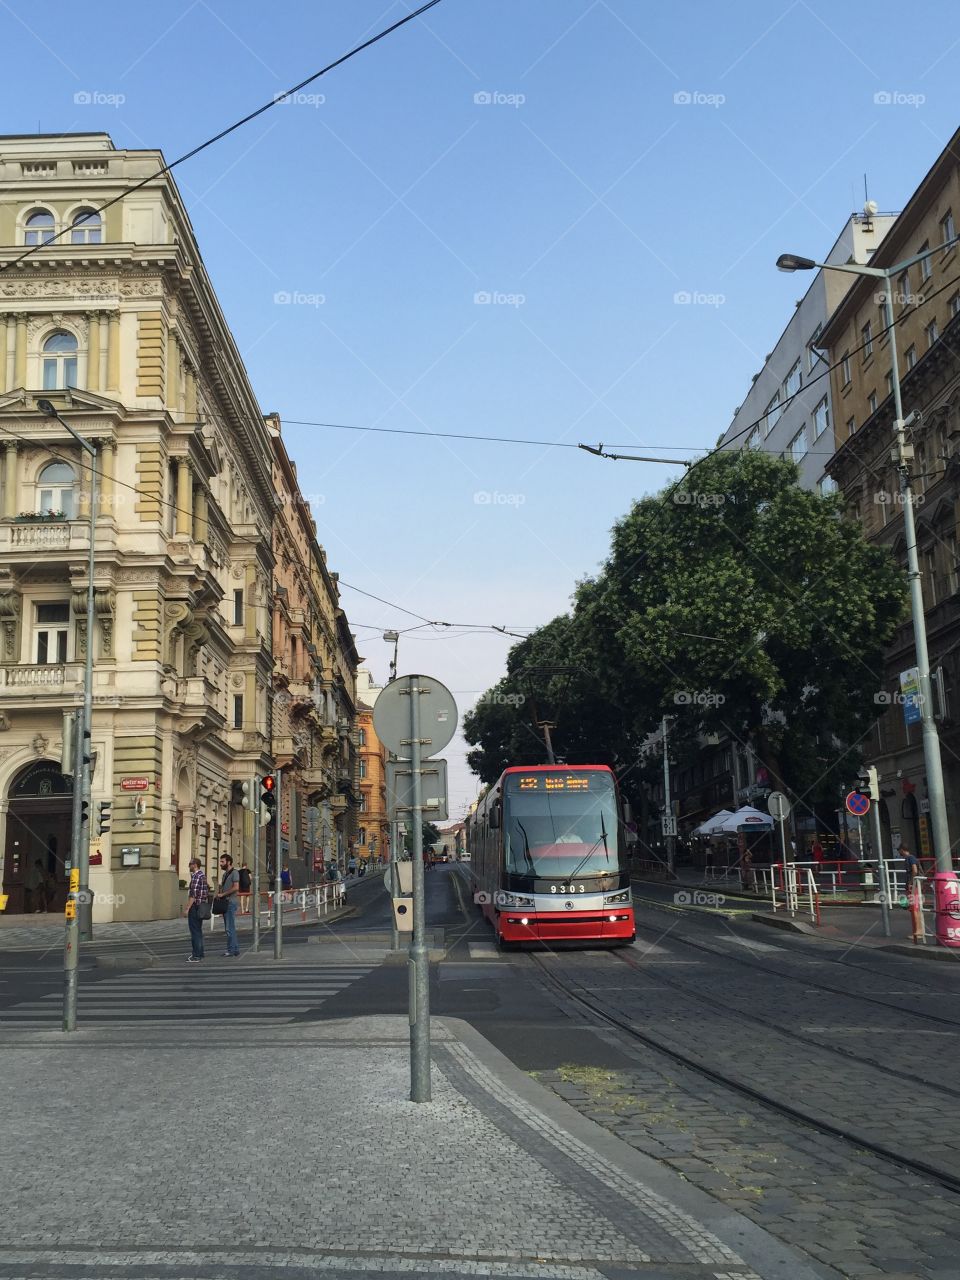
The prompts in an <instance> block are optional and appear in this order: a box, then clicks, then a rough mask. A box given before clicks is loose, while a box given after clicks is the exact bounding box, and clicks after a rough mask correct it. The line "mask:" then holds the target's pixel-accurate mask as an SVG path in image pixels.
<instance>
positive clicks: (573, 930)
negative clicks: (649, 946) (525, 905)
mask: <svg viewBox="0 0 960 1280" xmlns="http://www.w3.org/2000/svg"><path fill="white" fill-rule="evenodd" d="M498 923H499V927H500V936H501V937H502V938H503V940H504V942H565V941H569V942H588V941H590V940H591V939H593V940H595V941H598V942H615V941H618V940H622V941H624V942H627V941H629V940H630V939H631V938H633V937H634V935H635V933H636V926H635V924H634V920H633V908H632V907H622V906H618V907H615V908H611V910H610V911H539V912H536V911H529V912H524V911H522V910H513V911H501V912H500V918H499V922H498Z"/></svg>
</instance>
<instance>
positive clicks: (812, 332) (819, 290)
mask: <svg viewBox="0 0 960 1280" xmlns="http://www.w3.org/2000/svg"><path fill="white" fill-rule="evenodd" d="M896 216H897V215H896V214H893V213H875V214H871V215H868V214H854V215H853V217H851V218H850V220H849V221H848V222H847V224H846V226H845V227H844V228H843V230H842V231H841V233H840V235H839V236H838V237H837V241H836V243H835V244H834V246H833V248H832V249H831V250H830V252H829V253H828V254H827V256H826V258H825V259H824V261H825V262H830V263H836V262H857V263H867V262H869V261H870V259H871V257H872V255H873V254H874V253H875V252H876V251H877V249H878V248H879V246H880V245H881V244H882V243H883V238H884V236H885V235H886V233H887V232H888V231H889V229H890V227H891V226H892V225H893V223H894V221H895V219H896ZM850 279H851V277H850V276H847V275H844V274H843V273H842V272H839V271H818V272H817V274H816V276H815V277H814V279H813V282H812V284H811V285H810V287H809V289H808V290H807V292H806V293H805V294H804V296H803V297H802V298H801V299H800V300H799V301H798V302H797V305H796V309H795V311H794V313H793V315H792V316H791V317H790V321H789V323H788V324H787V326H786V328H785V329H784V331H783V333H782V334H781V335H780V337H779V339H778V340H777V343H776V346H775V347H774V348H773V350H772V351H771V352H770V354H769V355H768V356H767V358H766V360H765V361H764V364H763V368H762V369H761V370H760V372H759V373H758V374H756V375H755V376H754V379H753V383H752V385H751V387H750V390H749V392H748V393H747V395H746V398H745V399H744V401H743V403H742V404H741V405H740V407H739V408H738V409H737V410H736V412H735V413H734V416H733V421H732V422H731V424H730V426H729V427H728V428H727V430H726V431H725V432H724V434H723V437H722V438H721V441H720V444H721V447H723V448H729V449H763V450H765V451H766V452H767V453H775V454H777V455H779V456H781V457H784V458H790V459H791V460H792V461H794V462H796V463H797V465H798V467H799V468H800V477H799V479H800V484H801V486H802V487H803V488H805V489H812V490H814V491H815V492H819V493H823V492H825V491H829V490H830V489H832V488H833V481H832V480H831V479H830V477H829V476H828V475H827V470H826V468H827V463H828V462H829V461H830V458H831V457H832V456H833V419H834V414H833V402H832V398H831V394H832V393H831V387H830V379H829V377H827V369H828V367H829V366H828V364H827V362H826V360H824V359H823V357H822V356H821V354H820V352H819V350H818V347H817V343H818V341H819V337H820V334H821V333H822V332H823V327H824V325H825V324H826V323H827V320H828V318H829V317H830V316H831V315H832V314H833V312H834V310H835V309H836V307H837V305H838V303H839V302H840V299H841V298H842V297H843V295H844V294H845V293H846V292H847V289H848V288H849V287H850Z"/></svg>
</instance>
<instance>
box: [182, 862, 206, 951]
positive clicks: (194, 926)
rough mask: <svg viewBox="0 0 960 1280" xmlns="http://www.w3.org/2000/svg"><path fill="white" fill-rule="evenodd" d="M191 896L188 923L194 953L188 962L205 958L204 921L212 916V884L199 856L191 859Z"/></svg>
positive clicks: (188, 907)
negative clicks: (205, 873) (204, 871)
mask: <svg viewBox="0 0 960 1280" xmlns="http://www.w3.org/2000/svg"><path fill="white" fill-rule="evenodd" d="M189 894H190V896H189V897H188V898H187V924H188V925H189V926H190V947H191V949H192V954H191V955H190V956H189V957H188V958H187V964H196V963H197V962H198V961H199V960H202V959H203V922H204V920H206V919H208V918H209V916H210V886H209V885H208V884H207V877H206V876H205V875H204V874H203V870H202V868H201V866H200V859H199V858H191V859H190V891H189Z"/></svg>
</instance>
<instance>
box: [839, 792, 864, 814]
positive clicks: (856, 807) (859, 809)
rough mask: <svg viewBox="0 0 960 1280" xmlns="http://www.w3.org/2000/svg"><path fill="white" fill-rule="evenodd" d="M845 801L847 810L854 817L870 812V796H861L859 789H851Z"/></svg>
mask: <svg viewBox="0 0 960 1280" xmlns="http://www.w3.org/2000/svg"><path fill="white" fill-rule="evenodd" d="M845 803H846V806H847V812H848V813H852V814H853V816H854V817H855V818H862V817H864V816H865V815H866V814H868V813H869V812H870V797H869V796H862V795H861V794H860V792H859V791H851V792H850V794H849V795H848V796H847V799H846V801H845Z"/></svg>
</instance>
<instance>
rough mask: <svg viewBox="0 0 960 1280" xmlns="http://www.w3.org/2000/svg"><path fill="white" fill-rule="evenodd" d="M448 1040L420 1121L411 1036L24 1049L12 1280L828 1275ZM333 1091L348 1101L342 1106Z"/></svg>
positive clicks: (10, 1210)
mask: <svg viewBox="0 0 960 1280" xmlns="http://www.w3.org/2000/svg"><path fill="white" fill-rule="evenodd" d="M433 1027H434V1069H433V1077H432V1088H433V1101H432V1102H430V1103H423V1104H415V1103H412V1102H410V1101H408V1097H409V1048H408V1027H407V1022H406V1019H404V1018H400V1017H369V1018H358V1019H352V1020H349V1021H343V1022H323V1023H301V1024H293V1025H288V1026H283V1027H277V1026H271V1027H270V1028H269V1029H265V1028H264V1029H260V1028H255V1029H251V1028H249V1027H244V1028H237V1027H231V1026H230V1025H229V1024H216V1025H214V1024H211V1026H210V1027H209V1034H207V1035H206V1036H198V1035H197V1034H196V1031H195V1030H194V1029H190V1030H189V1032H188V1031H186V1030H172V1031H171V1030H169V1029H167V1030H161V1029H160V1028H154V1027H147V1028H144V1029H138V1030H137V1031H136V1032H130V1031H127V1030H122V1031H121V1030H120V1029H116V1028H113V1029H111V1028H101V1029H90V1030H81V1031H78V1032H76V1033H74V1034H72V1035H70V1036H66V1035H64V1034H62V1033H58V1032H46V1031H44V1032H37V1031H33V1032H26V1031H17V1032H13V1033H10V1034H9V1035H7V1036H5V1037H4V1043H3V1045H2V1046H0V1078H2V1079H3V1081H4V1085H5V1088H6V1090H7V1094H8V1097H9V1098H10V1099H11V1100H16V1102H15V1105H11V1106H8V1107H7V1108H6V1110H5V1123H4V1139H5V1140H4V1142H3V1144H2V1148H0V1181H2V1182H3V1184H4V1185H6V1186H7V1187H9V1188H11V1190H14V1189H15V1191H14V1194H12V1195H10V1196H8V1197H7V1204H6V1207H5V1213H4V1218H3V1224H4V1228H5V1231H4V1234H5V1237H6V1238H5V1239H3V1240H2V1246H3V1247H2V1249H0V1277H2V1278H3V1280H21V1278H26V1277H35V1276H45V1277H49V1276H52V1275H58V1276H63V1275H68V1276H69V1277H70V1278H71V1280H100V1278H101V1277H102V1276H104V1275H107V1274H109V1275H110V1276H111V1277H113V1278H114V1280H148V1278H152V1277H156V1276H160V1275H162V1276H164V1277H168V1278H169V1280H220V1278H222V1277H226V1276H232V1277H243V1280H281V1277H282V1280H307V1277H308V1276H309V1277H311V1278H313V1277H317V1276H320V1277H324V1278H327V1277H339V1276H343V1277H350V1278H351V1280H358V1278H361V1277H364V1276H377V1277H381V1278H382V1277H383V1276H388V1277H397V1280H399V1277H401V1276H409V1275H410V1274H411V1273H416V1274H421V1275H430V1276H433V1277H438V1278H440V1280H443V1278H444V1277H450V1280H453V1278H454V1277H458V1278H459V1277H464V1276H470V1277H473V1276H480V1275H483V1276H497V1277H501V1278H502V1280H507V1278H514V1277H516V1278H517V1280H528V1278H529V1280H551V1278H554V1277H555V1278H556V1280H634V1278H635V1280H641V1277H642V1278H643V1280H666V1277H667V1276H676V1277H680V1276H682V1277H684V1280H708V1277H709V1278H710V1280H714V1278H715V1277H718V1276H723V1277H724V1278H725V1280H773V1277H783V1278H784V1280H786V1278H787V1277H789V1280H815V1278H817V1277H819V1278H820V1280H825V1278H827V1277H830V1276H831V1275H832V1274H833V1273H832V1272H829V1271H827V1270H826V1269H822V1268H820V1267H819V1266H818V1265H816V1264H814V1263H811V1262H809V1261H806V1260H804V1259H803V1258H802V1257H801V1256H800V1255H799V1254H797V1253H795V1252H794V1251H793V1250H792V1249H790V1248H789V1247H788V1246H786V1245H784V1244H781V1243H780V1242H779V1241H777V1240H775V1239H774V1238H773V1237H771V1236H770V1235H768V1234H767V1233H766V1232H765V1231H764V1230H763V1229H762V1228H761V1227H759V1226H758V1225H756V1224H754V1223H751V1222H750V1221H749V1220H748V1219H747V1218H745V1217H742V1216H741V1215H739V1214H738V1213H736V1212H735V1211H733V1210H731V1209H730V1208H729V1207H727V1206H724V1205H722V1204H721V1203H720V1202H718V1201H717V1200H714V1199H713V1198H712V1197H710V1196H708V1195H707V1194H706V1193H705V1192H703V1191H700V1190H698V1189H697V1188H695V1187H693V1186H692V1185H691V1184H690V1183H689V1182H687V1181H686V1180H685V1179H683V1178H682V1177H681V1176H680V1175H679V1174H678V1173H676V1172H675V1171H673V1170H671V1169H668V1168H666V1167H665V1166H662V1165H661V1164H660V1163H659V1162H657V1161H656V1160H654V1159H652V1158H651V1157H649V1156H646V1155H644V1154H643V1153H641V1152H639V1151H636V1150H635V1149H633V1148H632V1147H630V1146H628V1145H627V1144H626V1143H625V1142H623V1141H622V1140H621V1139H619V1138H617V1137H615V1136H614V1135H613V1134H610V1133H608V1132H606V1131H604V1130H603V1129H601V1128H600V1127H599V1126H598V1125H596V1124H595V1123H594V1122H593V1121H592V1120H589V1119H587V1118H586V1117H585V1116H582V1115H580V1114H579V1113H578V1112H576V1111H575V1110H574V1109H573V1108H572V1107H570V1106H568V1104H567V1103H566V1102H564V1101H563V1100H562V1099H560V1098H559V1097H557V1096H556V1095H555V1094H553V1093H551V1092H550V1091H548V1090H546V1089H545V1088H544V1087H543V1086H541V1085H540V1084H538V1083H537V1082H535V1081H534V1080H532V1079H531V1078H530V1077H529V1076H527V1075H526V1074H524V1073H523V1072H521V1071H519V1070H518V1069H517V1068H515V1067H514V1066H513V1065H512V1064H511V1063H510V1062H509V1061H508V1060H507V1059H506V1058H504V1057H503V1056H502V1055H501V1054H500V1053H499V1051H498V1050H496V1049H494V1048H493V1046H492V1045H491V1044H490V1043H489V1042H488V1041H487V1040H486V1039H484V1037H483V1036H481V1035H480V1034H479V1033H478V1032H477V1031H475V1030H474V1029H473V1028H472V1027H470V1026H468V1025H467V1024H466V1023H464V1022H461V1021H460V1020H459V1019H435V1020H434V1024H433ZM78 1049H82V1052H77V1050H78ZM37 1080H68V1081H69V1086H68V1087H66V1088H57V1089H42V1090H38V1089H37V1087H36V1082H37ZM336 1082H340V1084H341V1085H342V1084H343V1083H344V1082H349V1085H350V1089H349V1091H347V1090H344V1089H343V1088H337V1089H336V1090H335V1096H336V1101H331V1099H332V1096H333V1095H332V1093H331V1085H332V1084H335V1083H336ZM347 1099H349V1102H348V1101H347ZM81 1170H82V1173H81Z"/></svg>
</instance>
